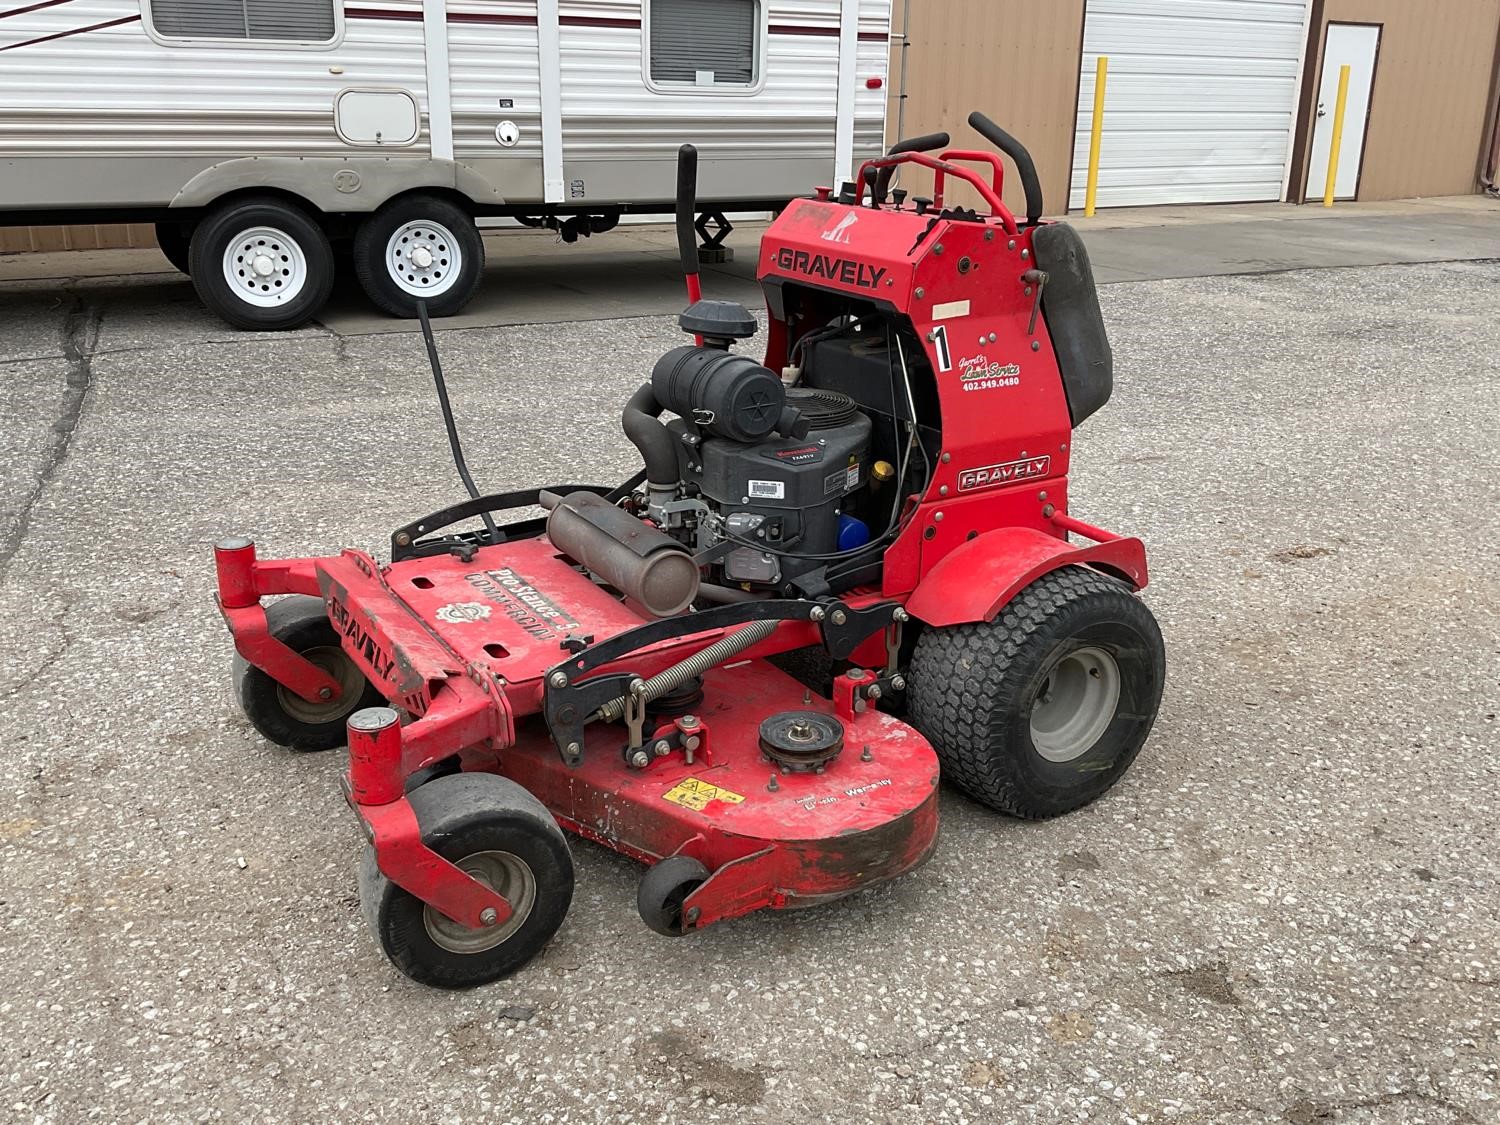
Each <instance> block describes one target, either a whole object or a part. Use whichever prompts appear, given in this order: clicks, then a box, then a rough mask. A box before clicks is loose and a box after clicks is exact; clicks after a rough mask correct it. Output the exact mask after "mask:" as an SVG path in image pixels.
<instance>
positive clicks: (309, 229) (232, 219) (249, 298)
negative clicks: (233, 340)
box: [188, 198, 333, 329]
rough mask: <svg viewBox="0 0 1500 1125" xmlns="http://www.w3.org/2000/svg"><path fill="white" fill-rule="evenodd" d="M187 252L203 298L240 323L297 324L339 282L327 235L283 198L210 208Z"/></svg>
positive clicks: (315, 309)
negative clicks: (335, 280)
mask: <svg viewBox="0 0 1500 1125" xmlns="http://www.w3.org/2000/svg"><path fill="white" fill-rule="evenodd" d="M188 258H189V263H188V264H189V265H190V267H191V269H190V270H189V272H190V273H191V275H192V278H193V288H194V289H196V290H197V291H198V297H199V299H200V300H202V302H203V303H204V304H205V305H207V306H208V307H209V309H210V310H212V311H213V312H215V313H217V314H218V315H219V316H220V317H222V318H223V319H224V320H226V321H228V322H229V323H230V324H232V325H234V326H235V327H236V328H251V329H277V328H295V327H297V326H298V325H299V324H304V323H306V322H307V321H309V320H311V319H312V318H313V317H314V316H316V315H317V313H318V311H319V310H320V309H322V307H323V304H324V302H326V301H327V300H328V294H329V292H330V291H331V290H332V288H333V251H332V250H330V249H329V246H328V236H327V235H326V234H324V233H323V228H322V227H320V226H319V225H318V224H317V223H316V222H315V221H313V219H312V217H311V216H309V215H308V214H307V212H305V211H303V210H302V209H301V208H299V207H295V206H293V205H292V204H289V203H284V202H282V201H281V200H279V199H265V198H260V199H240V200H236V201H234V202H231V203H228V204H225V205H224V206H223V207H221V208H220V209H219V210H217V211H214V212H212V213H210V214H209V215H208V217H207V218H205V219H204V220H203V221H202V222H200V223H199V224H198V228H197V229H196V230H195V231H194V232H193V238H192V243H191V246H190V249H189V253H188Z"/></svg>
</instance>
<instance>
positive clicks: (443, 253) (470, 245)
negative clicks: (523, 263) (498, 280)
mask: <svg viewBox="0 0 1500 1125" xmlns="http://www.w3.org/2000/svg"><path fill="white" fill-rule="evenodd" d="M354 271H355V274H356V275H357V276H358V277H359V284H360V286H361V287H362V288H363V289H364V291H365V295H366V296H368V297H369V298H370V300H371V302H373V303H374V304H375V305H376V306H377V307H378V308H380V309H381V310H383V311H384V312H388V313H390V314H391V315H392V316H399V317H407V318H410V317H414V316H416V315H417V302H418V301H426V302H427V311H428V313H429V314H430V315H432V316H452V315H453V314H454V313H456V312H458V311H459V310H460V309H462V308H463V307H464V306H465V305H467V304H468V303H469V300H470V299H471V298H472V297H473V296H474V292H475V290H476V289H478V288H479V281H480V279H481V278H482V277H483V275H484V240H483V239H482V238H480V237H479V228H478V227H476V226H475V225H474V220H473V218H472V217H471V216H470V215H469V214H468V213H467V212H465V211H464V210H463V209H462V208H460V207H458V206H456V205H455V204H453V203H450V202H448V201H447V200H446V199H439V198H437V197H436V196H431V195H407V196H403V197H401V198H400V199H394V200H392V201H391V202H390V203H387V204H386V205H385V206H384V207H382V208H381V209H380V210H379V211H376V212H375V213H374V214H373V215H371V216H370V217H369V218H367V219H365V221H364V222H362V223H361V224H360V226H359V229H358V230H357V231H356V232H355V234H354Z"/></svg>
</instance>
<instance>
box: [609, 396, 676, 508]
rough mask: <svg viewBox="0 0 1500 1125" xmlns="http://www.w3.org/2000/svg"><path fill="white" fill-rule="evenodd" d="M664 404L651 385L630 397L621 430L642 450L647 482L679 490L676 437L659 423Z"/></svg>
mask: <svg viewBox="0 0 1500 1125" xmlns="http://www.w3.org/2000/svg"><path fill="white" fill-rule="evenodd" d="M661 409H662V408H661V404H660V403H658V402H657V401H656V394H655V392H654V391H652V389H651V384H650V383H645V384H642V386H641V389H640V390H638V391H636V392H635V394H633V395H631V396H630V401H629V402H627V403H626V404H625V412H624V413H623V414H622V415H621V416H620V427H621V428H622V429H623V430H624V431H625V436H626V437H627V438H629V439H630V444H632V445H633V446H635V447H636V448H637V449H639V450H640V451H641V460H643V461H644V462H645V463H646V481H647V483H648V484H651V485H655V486H656V487H658V488H672V489H675V488H676V487H677V481H678V475H679V474H678V468H677V447H676V446H675V445H673V443H672V435H671V434H669V433H668V432H667V428H666V427H665V426H663V425H662V424H661V422H660V420H659V415H660V414H661Z"/></svg>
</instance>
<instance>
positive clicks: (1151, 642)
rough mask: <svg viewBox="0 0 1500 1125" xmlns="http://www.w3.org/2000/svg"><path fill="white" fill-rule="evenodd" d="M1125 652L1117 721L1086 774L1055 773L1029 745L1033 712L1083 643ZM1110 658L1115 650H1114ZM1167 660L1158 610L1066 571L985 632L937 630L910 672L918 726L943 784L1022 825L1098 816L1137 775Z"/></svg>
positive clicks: (1084, 572) (1014, 604) (1046, 579)
mask: <svg viewBox="0 0 1500 1125" xmlns="http://www.w3.org/2000/svg"><path fill="white" fill-rule="evenodd" d="M1084 633H1089V634H1091V636H1090V639H1089V640H1088V641H1086V642H1083V643H1088V644H1098V643H1102V642H1100V641H1099V640H1098V639H1097V638H1096V637H1094V636H1092V634H1102V635H1105V636H1108V637H1109V638H1111V639H1113V640H1117V641H1118V643H1119V648H1118V651H1116V652H1115V653H1114V655H1115V656H1116V659H1117V661H1118V662H1119V663H1120V666H1121V675H1122V679H1123V686H1122V694H1121V697H1120V701H1119V705H1118V709H1117V711H1116V716H1115V719H1114V720H1113V721H1112V724H1111V726H1110V728H1109V729H1108V730H1107V731H1106V732H1105V734H1104V735H1102V736H1101V737H1100V739H1099V740H1098V743H1096V745H1095V747H1094V748H1093V749H1092V750H1090V751H1089V752H1088V753H1086V754H1084V755H1083V756H1082V757H1081V758H1080V759H1078V760H1077V761H1076V762H1070V763H1067V764H1066V765H1063V766H1059V765H1056V764H1053V763H1050V762H1047V761H1045V760H1044V759H1043V758H1042V757H1041V755H1039V754H1038V753H1037V751H1036V750H1035V748H1034V747H1033V746H1032V744H1031V737H1030V707H1031V703H1032V700H1033V699H1034V698H1035V694H1036V692H1037V691H1038V690H1039V689H1040V685H1041V683H1042V682H1043V681H1044V680H1045V678H1046V674H1047V671H1048V670H1049V661H1050V662H1051V663H1053V664H1055V663H1056V660H1057V659H1060V658H1061V656H1062V655H1064V654H1065V653H1066V651H1067V649H1068V646H1069V645H1070V644H1071V645H1072V647H1074V648H1076V647H1080V644H1079V643H1078V642H1077V641H1076V638H1077V637H1078V636H1080V635H1081V634H1084ZM1106 647H1109V646H1106ZM1165 665H1166V656H1165V650H1164V647H1163V644H1162V639H1161V631H1160V629H1159V628H1158V627H1157V625H1156V622H1155V619H1154V618H1153V617H1152V616H1151V613H1150V610H1148V609H1147V608H1146V606H1145V605H1144V604H1143V603H1142V602H1141V601H1140V600H1139V599H1138V598H1136V597H1135V596H1134V595H1133V594H1132V593H1131V592H1130V590H1129V589H1127V588H1126V587H1125V586H1124V585H1123V584H1121V583H1120V582H1118V581H1116V580H1114V579H1112V578H1109V577H1107V576H1106V575H1104V574H1101V573H1099V572H1098V571H1094V570H1090V569H1088V568H1086V567H1081V566H1067V567H1062V568H1060V569H1058V570H1054V571H1051V572H1049V573H1048V574H1045V575H1043V576H1042V577H1041V578H1038V579H1037V580H1036V581H1034V582H1032V583H1031V584H1030V585H1029V586H1027V587H1026V588H1025V589H1023V590H1022V591H1021V592H1020V593H1019V594H1017V595H1016V597H1015V598H1013V599H1012V600H1011V602H1010V603H1009V604H1008V605H1006V606H1005V608H1004V609H1003V610H1002V611H1001V612H1000V614H999V615H998V616H997V617H996V618H995V619H994V620H993V621H987V622H975V623H972V624H964V625H956V626H948V627H943V628H929V629H927V630H925V631H924V632H923V634H922V636H921V638H920V639H919V640H918V642H917V646H916V650H915V652H914V653H913V657H912V662H911V675H910V677H909V679H910V692H909V701H910V708H911V718H912V721H913V723H914V725H915V726H916V727H917V729H918V730H920V731H921V732H922V733H923V734H924V735H925V736H926V737H927V739H928V740H929V741H930V742H932V744H933V747H934V749H935V750H936V751H937V754H938V759H939V761H940V763H941V765H942V771H943V777H944V778H945V779H946V780H948V781H951V782H953V783H954V784H955V785H956V786H957V787H958V788H959V789H961V790H963V791H964V792H965V793H967V794H968V795H969V796H970V797H973V798H974V799H975V800H977V801H979V802H981V803H982V804H985V805H987V806H989V807H990V808H993V809H996V810H997V811H1000V812H1004V813H1008V814H1010V815H1012V816H1018V817H1024V818H1027V819H1042V818H1046V817H1052V816H1057V815H1060V814H1062V813H1065V812H1069V811H1071V810H1072V809H1075V808H1078V807H1080V806H1082V805H1085V804H1088V803H1089V802H1090V801H1092V800H1094V799H1095V798H1097V797H1098V796H1100V795H1101V794H1103V793H1104V792H1105V791H1106V790H1108V789H1109V788H1110V786H1112V785H1113V784H1114V783H1115V782H1116V781H1117V780H1118V779H1119V778H1120V776H1121V775H1123V774H1124V773H1125V771H1126V770H1127V769H1128V768H1129V767H1130V764H1131V762H1132V761H1133V760H1134V759H1135V757H1136V755H1137V754H1138V753H1139V752H1140V749H1141V747H1142V745H1143V744H1144V743H1145V740H1146V736H1147V735H1148V734H1149V733H1150V730H1151V726H1152V723H1153V722H1154V720H1155V718H1156V712H1157V708H1158V707H1159V705H1160V702H1161V693H1162V686H1163V681H1164V678H1165Z"/></svg>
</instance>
